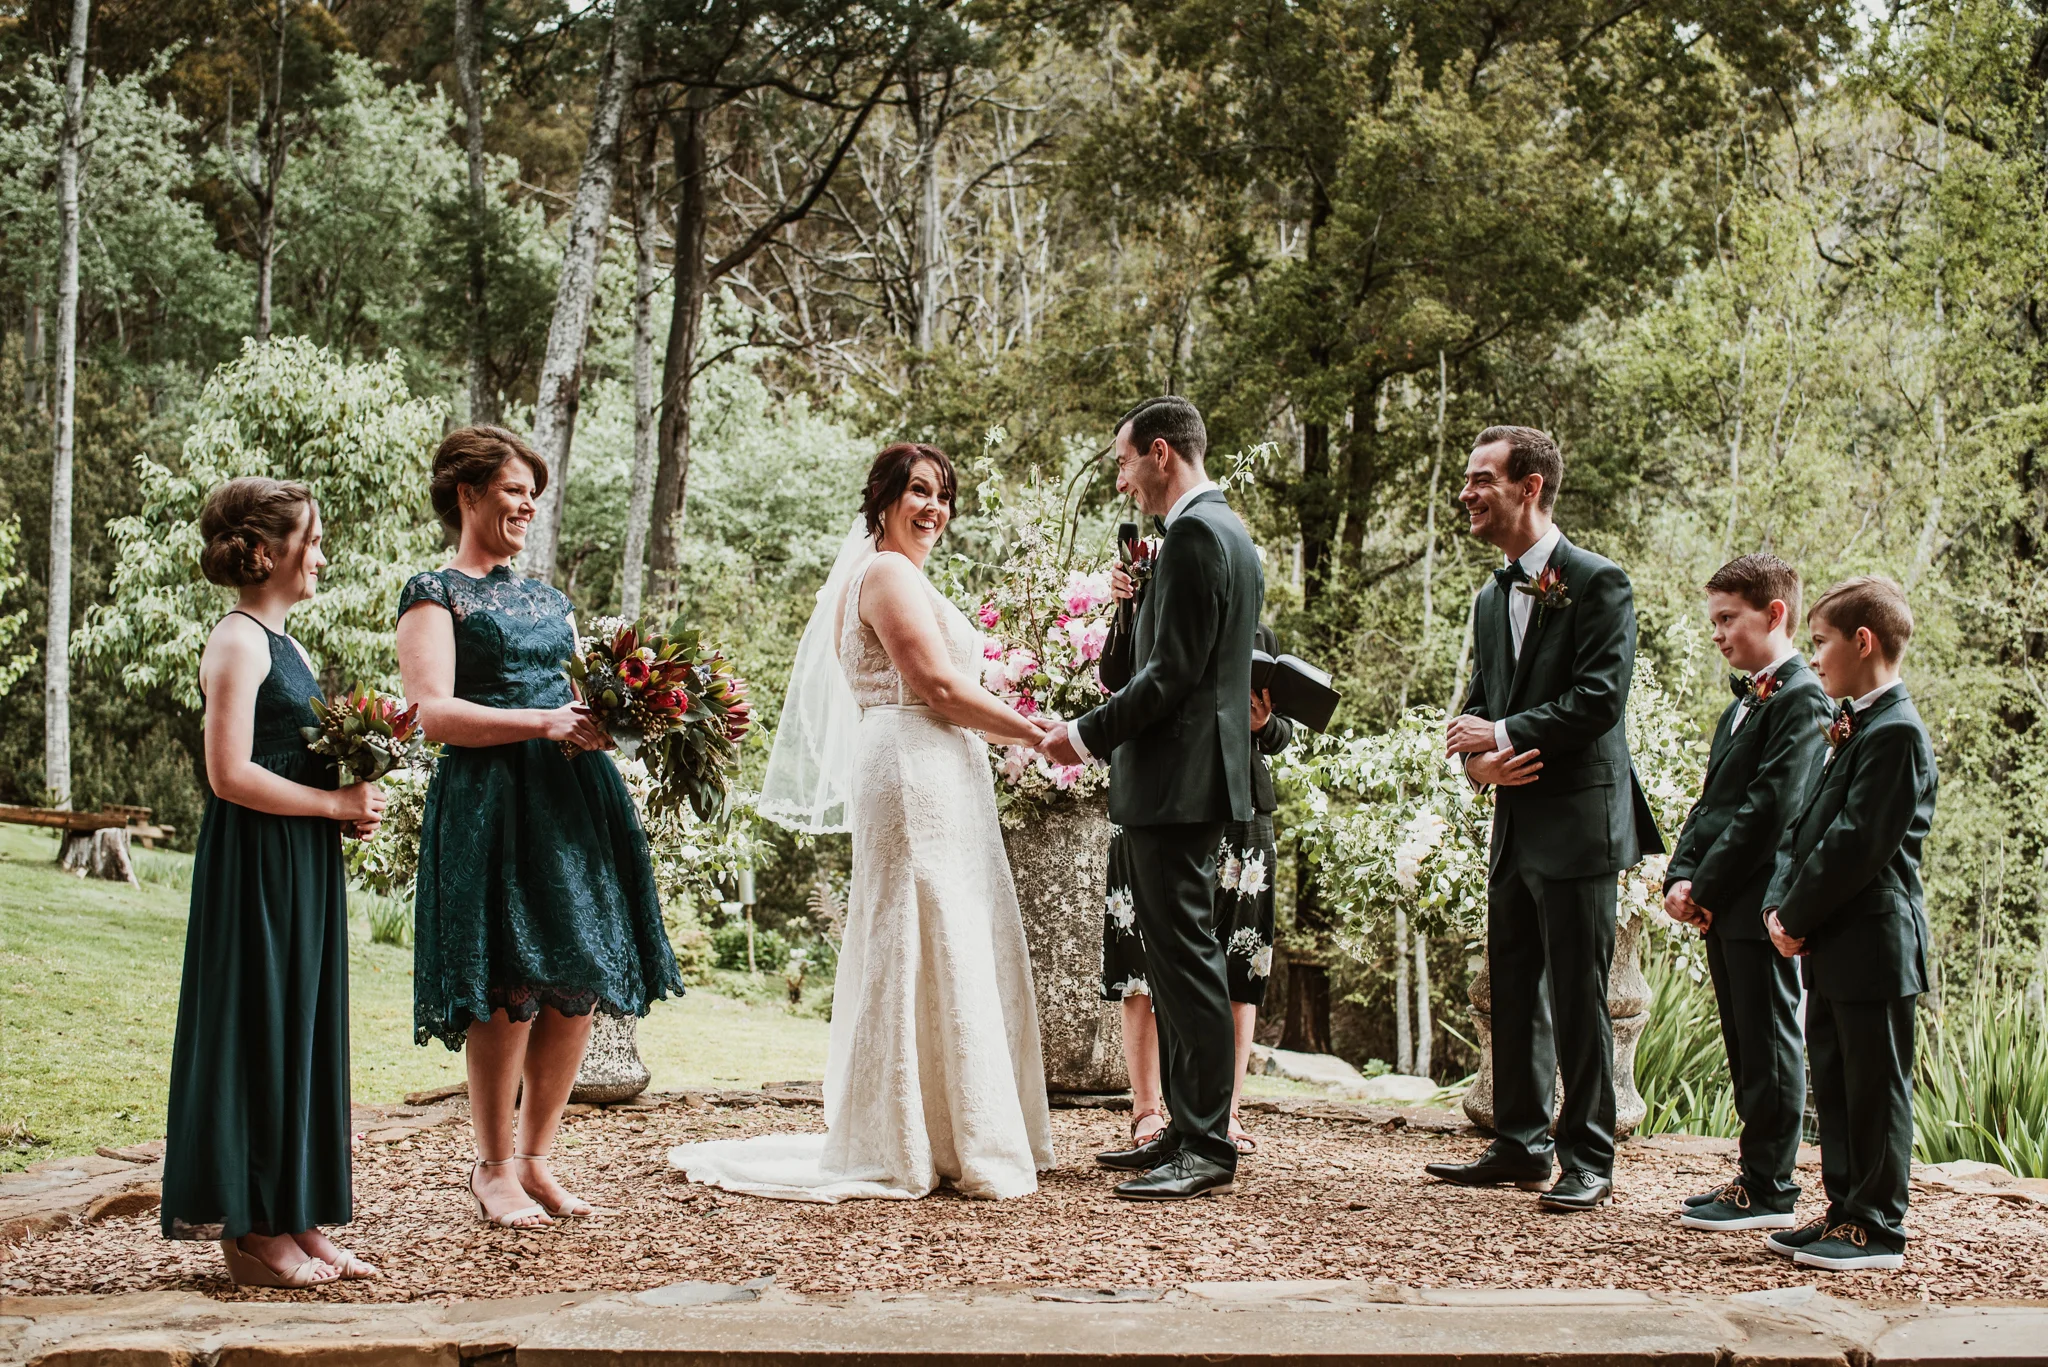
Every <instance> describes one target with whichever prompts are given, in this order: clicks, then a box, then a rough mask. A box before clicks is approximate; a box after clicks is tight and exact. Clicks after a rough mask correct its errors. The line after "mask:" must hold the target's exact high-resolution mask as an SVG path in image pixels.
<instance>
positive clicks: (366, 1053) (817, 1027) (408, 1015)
mask: <svg viewBox="0 0 2048 1367" xmlns="http://www.w3.org/2000/svg"><path fill="white" fill-rule="evenodd" d="M56 855H57V840H56V837H55V836H53V835H49V834H45V833H43V832H41V831H37V830H34V829H32V828H28V827H21V826H0V1171H11V1170H15V1169H18V1168H21V1167H24V1166H26V1165H27V1164H29V1163H32V1162H35V1161H37V1160H38V1159H42V1158H58V1157H70V1156H71V1155H74V1154H80V1153H90V1152H92V1150H93V1149H94V1147H95V1146H97V1145H101V1144H128V1143H134V1142H136V1141H137V1140H143V1139H154V1138H157V1137H160V1136H161V1135H162V1134H163V1132H164V1096H165V1092H166V1089H167V1087H168V1084H169V1074H170V1059H171V1034H172V1031H173V1029H174V1028H175V1027H176V1024H177V1016H178V978H179V973H180V970H181V967H182V964H183V961H184V954H185V912H186V907H187V905H188V904H189V901H190V899H191V886H192V879H191V859H190V857H189V856H186V855H179V854H166V853H162V852H154V851H141V850H138V851H136V856H137V865H138V867H137V873H138V874H139V875H140V876H141V878H142V880H143V882H142V886H141V887H139V888H131V887H128V886H125V885H123V884H119V883H106V882H100V881H98V880H93V879H81V878H74V877H72V876H71V875H69V874H66V873H63V872H60V871H59V870H58V868H57V865H56ZM349 1007H350V1042H351V1046H352V1057H353V1079H352V1082H353V1086H354V1089H355V1096H356V1099H357V1100H359V1101H396V1100H398V1099H399V1098H401V1097H403V1096H404V1095H405V1094H406V1093H407V1092H410V1091H416V1090H419V1089H420V1088H423V1087H431V1086H435V1085H437V1084H440V1083H443V1082H454V1081H459V1080H460V1079H461V1077H462V1059H461V1057H460V1056H459V1055H457V1054H453V1053H450V1052H449V1051H448V1050H447V1049H445V1048H443V1047H442V1046H441V1045H439V1044H430V1045H428V1046H427V1047H426V1048H419V1047H417V1046H415V1045H414V1044H413V1042H412V951H411V950H409V949H396V948H393V947H392V946H390V945H378V944H371V943H370V934H369V926H368V924H367V918H366V917H363V916H360V915H359V916H357V917H356V918H355V924H353V925H352V926H351V927H350V934H349ZM826 1029H827V1027H826V1024H825V1022H824V1021H821V1020H817V1019H814V1018H811V1017H807V1016H796V1015H792V1014H790V1012H788V1011H787V1010H785V1009H784V1008H783V1007H782V1006H781V1005H780V1004H777V1003H774V1002H772V1001H765V1000H762V1001H739V1000H733V999H731V998H727V997H721V996H718V995H715V994H713V993H709V992H705V991H702V990H695V991H692V992H691V993H690V994H689V995H688V996H686V997H685V998H684V999H683V1000H681V1001H679V1002H661V1003H658V1004H657V1005H656V1006H655V1008H654V1011H653V1014H651V1015H650V1016H649V1017H648V1018H647V1019H646V1020H645V1021H643V1022H641V1025H640V1054H641V1057H642V1058H643V1059H645V1060H646V1062H647V1066H648V1068H649V1070H650V1071H652V1072H653V1074H654V1085H655V1086H656V1087H658V1088H677V1087H683V1086H688V1085H693V1084H695V1085H704V1084H721V1083H722V1084H724V1085H727V1086H731V1085H736V1084H741V1085H746V1086H758V1085H759V1084H761V1083H763V1082H782V1081H790V1080H795V1079H801V1078H820V1077H823V1076H824V1073H825V1036H826ZM25 1136H33V1137H34V1139H35V1140H40V1141H43V1142H41V1143H35V1142H32V1141H29V1140H28V1139H27V1138H26V1137H25Z"/></svg>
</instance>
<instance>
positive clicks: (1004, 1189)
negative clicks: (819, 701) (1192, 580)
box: [669, 552, 1052, 1201]
mask: <svg viewBox="0 0 2048 1367" xmlns="http://www.w3.org/2000/svg"><path fill="white" fill-rule="evenodd" d="M890 554H893V552H890ZM872 565H873V561H872V560H871V561H869V562H868V565H867V566H864V567H862V569H861V570H860V571H859V573H858V574H857V575H856V576H855V577H854V579H853V580H852V582H851V583H850V584H849V585H848V587H847V590H846V599H845V607H844V609H843V611H842V615H841V619H840V620H841V625H840V629H839V659H840V664H841V668H842V669H843V670H844V672H845V675H846V679H847V682H848V683H849V684H850V685H851V686H852V689H853V695H854V700H855V702H857V703H858V704H859V706H860V709H861V715H860V724H859V733H858V740H857V745H856V754H857V761H856V768H855V770H854V772H853V776H852V791H851V803H850V806H851V812H850V816H851V825H852V829H853V886H852V889H851V892H850V894H849V896H848V906H847V915H846V932H845V939H844V942H843V944H842V946H841V948H840V954H839V973H838V976H837V978H836V979H835V980H834V984H833V996H832V1034H831V1043H830V1046H829V1052H828V1054H827V1058H826V1066H825V1123H826V1126H827V1129H828V1133H826V1134H822V1135H820V1134H807V1135H769V1136H764V1137H759V1138H754V1139H744V1140H719V1141H714V1142H711V1143H703V1144H685V1145H681V1146H679V1147H677V1148H674V1149H671V1150H670V1151H669V1162H670V1164H671V1165H672V1166H674V1167H677V1168H681V1169H683V1170H684V1171H685V1172H687V1173H688V1174H689V1177H690V1180H692V1181H694V1182H706V1183H711V1184H714V1185H717V1186H720V1187H724V1188H725V1189H726V1190H728V1191H737V1192H747V1193H750V1194H753V1195H756V1196H771V1197H779V1198H782V1199H785V1200H797V1201H843V1200H847V1199H850V1198H855V1197H884V1198H894V1199H899V1200H909V1199H915V1198H917V1197H920V1196H925V1195H928V1194H929V1193H930V1192H931V1191H932V1190H933V1189H934V1188H936V1187H937V1186H938V1185H939V1184H940V1183H941V1182H944V1183H946V1184H948V1185H950V1186H952V1187H955V1188H956V1189H958V1190H959V1191H960V1192H962V1193H963V1194H965V1195H968V1196H977V1197H995V1198H999V1197H1008V1196H1022V1195H1025V1194H1026V1193H1029V1192H1032V1191H1035V1190H1037V1188H1038V1174H1039V1172H1040V1171H1042V1170H1044V1169H1047V1168H1050V1167H1051V1166H1052V1130H1051V1125H1050V1123H1049V1120H1048V1118H1047V1114H1046V1101H1045V1075H1044V1065H1043V1062H1042V1060H1041V1057H1040V1054H1039V1043H1038V1010H1037V1005H1036V1001H1035V999H1034V997H1033V995H1032V987H1031V959H1030V954H1029V951H1028V950H1027V949H1026V947H1025V943H1024V925H1023V920H1022V918H1021V916H1020V915H1019V912H1018V908H1017V892H1016V888H1015V886H1014V885H1013V884H1012V883H1011V881H1010V863H1009V859H1008V857H1007V856H1006V855H1005V854H1004V852H1003V841H1002V833H1001V829H1000V827H999V826H998V824H997V821H996V803H995V788H994V784H993V781H992V780H991V777H990V775H989V767H988V758H987V753H986V749H985V743H984V742H983V741H982V740H981V738H980V737H978V736H975V735H973V734H971V733H969V732H967V731H963V730H961V729H960V728H959V727H957V726H952V725H949V724H948V723H946V722H944V721H941V720H940V719H939V718H938V716H937V715H936V714H934V713H933V712H932V711H930V709H928V708H926V707H924V706H923V705H922V704H921V703H919V702H918V700H917V698H916V697H915V696H914V695H913V694H912V693H911V692H910V691H909V689H908V687H907V686H906V685H905V684H904V682H903V678H902V676H901V675H900V674H898V673H897V672H896V669H895V667H894V666H893V665H891V664H890V662H889V656H888V653H887V651H885V650H884V649H883V647H882V643H881V641H880V639H879V638H878V637H877V636H876V635H875V632H874V631H873V629H872V628H870V627H868V626H867V625H865V624H864V623H862V621H861V620H860V588H861V583H862V582H863V580H864V579H865V578H866V572H867V569H868V568H871V567H872ZM924 589H925V592H926V593H927V594H928V595H929V596H930V598H931V602H932V608H933V610H934V612H935V613H936V614H937V616H938V620H939V626H940V629H941V631H943V633H944V634H945V638H946V645H947V649H948V651H949V653H950V654H951V656H952V659H953V664H954V666H955V667H956V668H958V669H959V670H960V671H961V673H963V674H965V675H967V676H968V677H970V678H972V677H975V676H976V675H977V673H978V671H979V669H980V666H981V636H980V633H978V632H977V631H976V630H975V629H974V628H973V626H972V625H971V624H970V623H969V622H968V620H967V618H966V616H965V615H964V614H963V613H962V612H961V611H960V610H959V609H958V608H956V607H954V606H953V604H952V603H950V602H948V601H947V600H946V598H945V597H944V596H943V595H942V594H940V593H939V591H938V590H937V589H935V588H933V587H932V586H931V585H930V584H929V583H928V582H927V583H925V584H924Z"/></svg>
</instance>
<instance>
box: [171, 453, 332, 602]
mask: <svg viewBox="0 0 2048 1367" xmlns="http://www.w3.org/2000/svg"><path fill="white" fill-rule="evenodd" d="M312 514H313V491H312V490H311V489H308V488H307V487H306V486H305V485H303V484H297V483H294V482H292V481H290V480H282V479H265V478H263V477H262V476H261V475H249V476H246V477H244V478H242V479H231V480H229V481H228V482H227V483H226V484H223V485H220V486H219V487H218V488H216V489H215V490H214V491H213V492H212V493H210V494H208V495H207V496H206V506H205V507H204V508H202V509H200V512H199V535H200V536H202V537H204V538H205V539H206V546H205V548H204V549H202V550H201V551H200V552H199V572H200V573H201V574H203V575H205V576H206V577H207V578H208V579H210V580H212V581H213V582H214V583H216V584H223V585H225V586H227V587H228V588H231V589H239V588H246V587H248V586H249V585H251V584H261V583H262V582H263V581H264V580H266V579H268V578H270V571H271V569H272V567H273V566H274V565H275V564H276V561H277V556H278V553H279V552H280V551H282V550H283V549H284V544H285V543H286V542H287V541H290V540H291V539H292V534H293V533H294V532H296V531H298V530H299V528H300V527H302V526H304V525H306V523H307V521H308V520H309V519H310V518H311V517H312Z"/></svg>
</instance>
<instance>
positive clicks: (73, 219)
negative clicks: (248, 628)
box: [43, 0, 92, 807]
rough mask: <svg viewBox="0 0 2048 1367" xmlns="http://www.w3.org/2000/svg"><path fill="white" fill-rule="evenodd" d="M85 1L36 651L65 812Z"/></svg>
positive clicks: (68, 153)
mask: <svg viewBox="0 0 2048 1367" xmlns="http://www.w3.org/2000/svg"><path fill="white" fill-rule="evenodd" d="M91 17H92V0H72V6H71V48H70V55H69V58H68V60H67V62H66V64H65V69H64V129H63V132H62V134H61V135H60V137H61V141H60V142H59V143H58V145H57V225H58V227H57V232H58V246H57V386H56V388H57V433H56V436H57V439H56V442H55V447H56V455H55V459H53V460H52V461H51V463H50V616H49V624H48V627H47V629H46V632H45V635H44V646H43V787H44V789H46V790H47V792H48V793H49V800H50V801H51V802H52V803H53V804H54V805H56V806H59V807H69V806H70V805H71V449H72V440H73V436H74V430H75V429H74V427H73V424H72V417H73V413H74V411H75V409H76V407H77V401H78V148H79V143H80V142H81V141H82V140H83V136H84V125H85V42H86V29H87V26H88V23H89V22H90V20H91Z"/></svg>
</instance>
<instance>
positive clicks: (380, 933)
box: [349, 893, 412, 949]
mask: <svg viewBox="0 0 2048 1367" xmlns="http://www.w3.org/2000/svg"><path fill="white" fill-rule="evenodd" d="M349 901H350V903H351V904H354V905H360V906H361V907H362V909H363V917H364V919H365V920H366V921H368V922H369V925H370V943H371V944H373V945H390V946H392V947H393V948H396V949H411V948H412V900H411V899H410V898H407V899H405V900H403V901H399V900H396V899H394V898H390V897H379V896H378V895H377V894H375V893H357V894H356V895H354V896H352V897H350V898H349Z"/></svg>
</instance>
